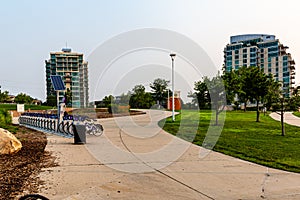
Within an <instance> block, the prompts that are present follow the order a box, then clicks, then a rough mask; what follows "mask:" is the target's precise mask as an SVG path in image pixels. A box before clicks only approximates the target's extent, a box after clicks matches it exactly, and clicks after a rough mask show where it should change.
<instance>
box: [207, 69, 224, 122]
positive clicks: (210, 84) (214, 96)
mask: <svg viewBox="0 0 300 200" xmlns="http://www.w3.org/2000/svg"><path fill="white" fill-rule="evenodd" d="M203 82H204V83H205V85H206V86H207V89H208V95H209V99H210V100H211V106H212V108H213V109H214V110H215V125H218V124H219V114H220V113H221V112H223V110H224V108H225V106H226V92H225V88H224V83H223V79H222V77H221V76H220V73H218V74H217V75H216V76H215V77H212V78H211V79H210V78H208V77H204V78H203Z"/></svg>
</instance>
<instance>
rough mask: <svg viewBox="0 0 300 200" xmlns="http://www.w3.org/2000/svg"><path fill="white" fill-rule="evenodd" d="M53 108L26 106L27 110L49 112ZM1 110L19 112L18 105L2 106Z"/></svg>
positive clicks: (0, 105) (0, 106)
mask: <svg viewBox="0 0 300 200" xmlns="http://www.w3.org/2000/svg"><path fill="white" fill-rule="evenodd" d="M52 108H53V107H51V106H39V105H25V110H28V109H30V110H48V109H52ZM0 109H5V110H17V104H0Z"/></svg>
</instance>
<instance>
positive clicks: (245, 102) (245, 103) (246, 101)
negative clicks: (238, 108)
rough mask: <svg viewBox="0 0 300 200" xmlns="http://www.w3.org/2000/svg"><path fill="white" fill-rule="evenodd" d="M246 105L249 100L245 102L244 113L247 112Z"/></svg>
mask: <svg viewBox="0 0 300 200" xmlns="http://www.w3.org/2000/svg"><path fill="white" fill-rule="evenodd" d="M246 105H247V100H245V102H244V112H246V110H247V109H246Z"/></svg>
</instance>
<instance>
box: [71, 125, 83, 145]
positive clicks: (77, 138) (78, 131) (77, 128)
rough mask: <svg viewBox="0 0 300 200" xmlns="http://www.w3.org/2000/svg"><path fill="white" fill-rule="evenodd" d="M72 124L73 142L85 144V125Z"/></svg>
mask: <svg viewBox="0 0 300 200" xmlns="http://www.w3.org/2000/svg"><path fill="white" fill-rule="evenodd" d="M73 126H74V144H85V143H86V135H85V131H86V128H85V125H81V124H78V125H73Z"/></svg>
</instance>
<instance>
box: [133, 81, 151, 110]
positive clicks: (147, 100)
mask: <svg viewBox="0 0 300 200" xmlns="http://www.w3.org/2000/svg"><path fill="white" fill-rule="evenodd" d="M129 105H130V107H131V108H147V109H148V108H150V107H151V106H152V105H154V100H153V98H152V96H151V94H150V93H148V92H146V91H145V87H144V86H143V85H136V86H134V88H133V89H132V95H131V97H130V100H129Z"/></svg>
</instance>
